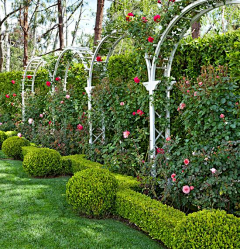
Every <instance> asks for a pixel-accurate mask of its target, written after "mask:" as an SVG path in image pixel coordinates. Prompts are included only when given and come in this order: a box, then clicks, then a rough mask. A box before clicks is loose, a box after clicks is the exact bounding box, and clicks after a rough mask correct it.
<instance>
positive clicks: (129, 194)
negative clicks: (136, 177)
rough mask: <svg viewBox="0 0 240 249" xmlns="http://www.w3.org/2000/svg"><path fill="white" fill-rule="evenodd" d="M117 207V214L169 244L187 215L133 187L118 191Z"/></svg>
mask: <svg viewBox="0 0 240 249" xmlns="http://www.w3.org/2000/svg"><path fill="white" fill-rule="evenodd" d="M115 208H116V214H117V215H119V216H121V217H123V218H125V219H128V220H129V221H130V222H132V223H134V224H136V225H137V226H138V227H140V228H141V229H142V230H143V231H145V232H147V233H148V234H149V235H150V236H151V237H152V238H154V239H159V240H161V241H162V242H163V243H164V244H166V245H167V246H169V245H170V244H171V242H172V239H173V235H174V229H175V227H176V225H177V224H178V223H179V222H180V221H181V220H182V219H183V218H184V217H185V214H184V213H183V212H181V211H179V210H177V209H174V208H172V207H169V206H167V205H164V204H162V203H161V202H159V201H156V200H153V199H151V198H150V197H148V196H146V195H143V194H140V193H137V192H135V191H133V190H131V189H124V190H121V191H118V192H117V197H116V206H115Z"/></svg>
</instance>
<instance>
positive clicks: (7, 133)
mask: <svg viewBox="0 0 240 249" xmlns="http://www.w3.org/2000/svg"><path fill="white" fill-rule="evenodd" d="M5 134H6V135H7V137H8V138H9V137H13V136H17V134H18V132H17V131H5Z"/></svg>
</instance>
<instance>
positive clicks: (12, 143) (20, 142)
mask: <svg viewBox="0 0 240 249" xmlns="http://www.w3.org/2000/svg"><path fill="white" fill-rule="evenodd" d="M28 145H30V142H29V141H28V140H27V139H26V138H24V137H18V136H13V137H9V138H7V139H6V140H5V141H4V142H3V144H2V151H3V153H4V154H5V155H7V156H9V157H13V158H14V159H22V158H23V155H22V147H23V146H28Z"/></svg>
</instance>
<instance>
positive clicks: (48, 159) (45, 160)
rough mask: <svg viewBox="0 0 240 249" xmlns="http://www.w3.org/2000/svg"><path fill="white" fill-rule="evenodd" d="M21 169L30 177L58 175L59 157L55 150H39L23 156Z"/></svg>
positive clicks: (59, 167)
mask: <svg viewBox="0 0 240 249" xmlns="http://www.w3.org/2000/svg"><path fill="white" fill-rule="evenodd" d="M23 168H24V170H25V171H26V172H27V173H28V174H29V175H31V176H40V177H44V176H56V175H60V174H61V173H62V161H61V156H60V154H59V152H57V151H56V150H52V149H48V148H39V149H37V150H33V151H31V152H29V153H27V154H26V155H25V156H24V160H23Z"/></svg>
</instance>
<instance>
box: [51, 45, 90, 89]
mask: <svg viewBox="0 0 240 249" xmlns="http://www.w3.org/2000/svg"><path fill="white" fill-rule="evenodd" d="M69 51H70V52H72V53H73V58H78V59H80V60H81V62H82V64H83V66H84V69H85V70H86V71H87V72H88V71H89V70H90V68H89V65H90V62H91V61H92V57H93V53H92V51H91V50H90V49H89V48H88V47H67V48H65V49H64V50H63V51H62V52H61V53H60V54H59V56H58V59H57V62H56V64H55V68H54V72H53V75H52V91H54V83H53V82H54V81H55V78H56V76H57V71H58V67H59V64H60V62H61V59H62V58H63V56H64V55H65V54H66V53H67V52H69ZM70 63H71V61H67V65H66V67H65V72H64V80H63V91H66V90H67V77H68V70H69V66H70Z"/></svg>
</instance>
